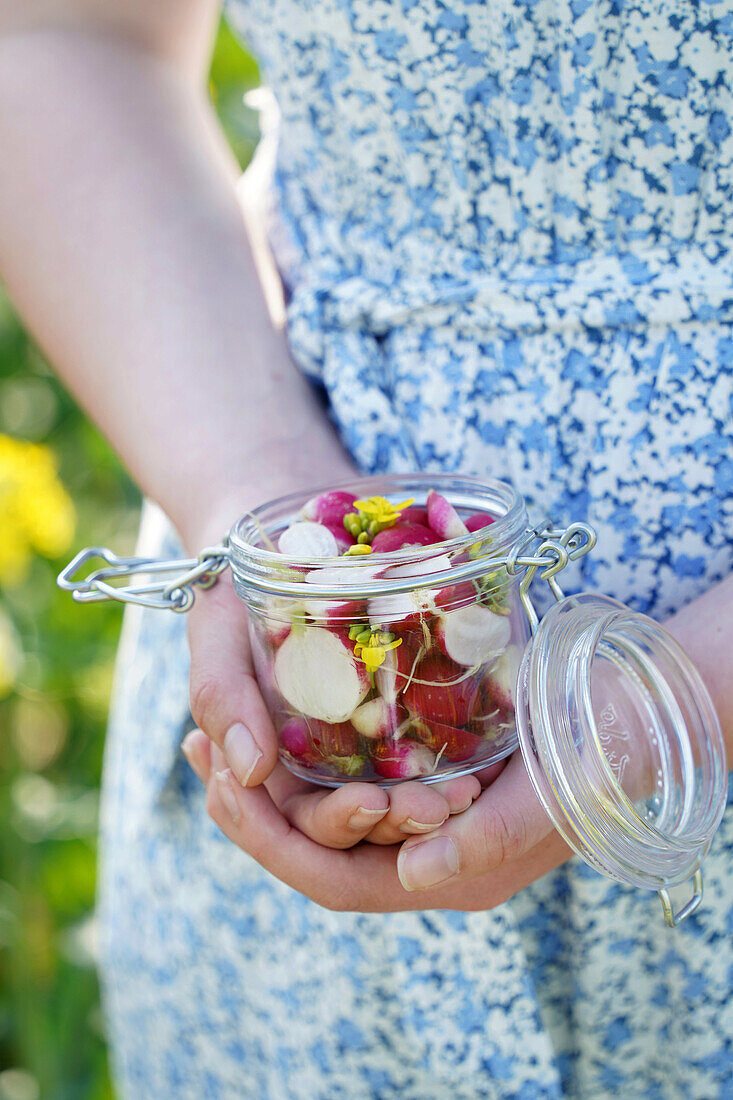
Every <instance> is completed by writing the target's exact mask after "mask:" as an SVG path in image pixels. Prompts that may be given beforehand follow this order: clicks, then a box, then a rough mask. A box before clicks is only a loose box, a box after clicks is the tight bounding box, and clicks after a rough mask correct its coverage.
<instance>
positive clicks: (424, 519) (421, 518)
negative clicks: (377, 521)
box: [400, 504, 430, 527]
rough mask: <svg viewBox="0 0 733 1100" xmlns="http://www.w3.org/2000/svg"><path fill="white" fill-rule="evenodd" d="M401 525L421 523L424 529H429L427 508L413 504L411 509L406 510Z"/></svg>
mask: <svg viewBox="0 0 733 1100" xmlns="http://www.w3.org/2000/svg"><path fill="white" fill-rule="evenodd" d="M400 523H419V524H420V525H421V526H422V527H429V526H430V524H429V523H428V510H427V508H421V507H420V506H419V505H417V504H411V505H410V507H409V508H405V510H404V512H403V513H402V515H401V516H400Z"/></svg>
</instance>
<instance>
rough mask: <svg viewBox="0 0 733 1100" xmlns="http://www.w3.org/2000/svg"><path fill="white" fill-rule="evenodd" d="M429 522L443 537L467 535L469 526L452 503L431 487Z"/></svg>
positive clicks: (438, 534) (428, 502)
mask: <svg viewBox="0 0 733 1100" xmlns="http://www.w3.org/2000/svg"><path fill="white" fill-rule="evenodd" d="M426 504H427V509H428V524H429V525H430V527H431V529H432V530H433V531H435V534H436V535H437V536H438V537H439V538H441V539H455V538H457V537H458V536H459V535H467V534H468V528H467V527H466V525H465V523H464V522H463V520H462V519H461V517H460V516H459V515H458V512H456V510H455V508H454V507H453V505H452V504H449V502H448V501H447V500H446V499H445V497H444V496H441V495H440V493H436V491H435V489H431V490H430V492H429V493H428V499H427V502H426Z"/></svg>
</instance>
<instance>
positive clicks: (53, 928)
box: [0, 22, 259, 1100]
mask: <svg viewBox="0 0 733 1100" xmlns="http://www.w3.org/2000/svg"><path fill="white" fill-rule="evenodd" d="M258 83H259V75H258V71H257V67H256V64H255V62H254V61H253V60H252V58H251V57H250V56H249V55H248V54H247V53H246V52H245V51H244V50H243V49H242V48H241V46H240V45H239V43H238V42H237V40H236V39H235V38H234V37H233V35H232V33H231V31H230V30H229V28H228V26H227V25H226V23H224V22H222V24H221V26H220V29H219V35H218V38H217V43H216V49H215V54H214V58H213V63H212V70H211V95H212V99H213V101H214V103H215V105H216V107H217V110H218V112H219V115H220V118H221V120H222V123H223V125H224V129H225V131H226V134H227V137H228V138H229V141H230V143H231V145H232V147H233V149H234V151H235V154H236V155H237V157H238V158H239V161H240V163H241V164H242V165H244V164H246V163H247V161H248V160H249V157H250V156H251V153H252V150H253V148H254V145H255V142H256V140H257V125H256V115H255V114H254V112H252V111H250V110H248V109H247V108H246V107H243V105H242V97H243V95H244V94H245V93H246V92H247V91H248V90H249V89H251V88H253V87H256V86H257V85H258ZM0 436H4V437H6V441H7V439H8V437H10V439H12V440H29V441H32V442H33V443H37V444H39V445H40V447H41V448H43V449H47V450H48V451H49V453H50V454H52V455H55V456H56V458H57V460H58V466H59V477H60V479H61V482H63V484H64V485H65V486H66V489H67V490H68V493H69V494H70V496H71V498H72V499H73V502H74V505H75V509H76V515H77V521H76V532H75V534H74V538H73V543H74V546H73V547H71V546H70V547H68V553H65V554H64V555H62V556H61V557H59V558H58V559H56V560H48V559H46V558H45V557H42V556H40V555H39V554H37V553H32V552H30V551H29V553H28V554H27V555H26V557H27V562H26V566H27V572H26V575H25V576H24V578H23V579H21V580H20V581H16V582H15V583H13V584H7V583H5V584H4V583H3V578H2V577H0V664H1V665H2V666H3V668H4V669H5V675H6V682H5V686H4V687H3V678H2V675H0V1100H103V1098H111V1097H112V1096H113V1092H112V1086H111V1084H110V1079H109V1072H108V1066H107V1057H106V1048H105V1041H104V1034H103V1026H102V1018H101V1013H100V1009H99V992H98V986H97V980H96V975H95V971H94V935H95V929H94V916H93V905H94V891H95V865H96V839H95V838H96V825H97V803H98V794H97V792H98V786H99V776H100V769H101V763H102V749H103V739H104V729H105V721H106V711H107V706H108V701H109V692H110V687H111V681H112V668H113V661H114V654H115V646H116V642H117V637H118V633H119V629H120V624H121V612H120V609H119V607H117V606H104V605H102V606H98V607H97V608H96V609H95V612H94V614H89V613H88V612H87V613H85V612H84V611H83V609H81V608H80V607H78V606H77V605H76V604H74V603H73V602H72V601H71V599H70V598H69V596H68V595H65V594H63V593H61V592H60V591H59V590H58V589H57V588H56V584H55V577H56V574H57V573H58V570H59V569H60V568H61V566H62V565H63V564H64V562H65V560H66V558H68V557H69V556H70V554H71V553H72V552H73V549H75V548H78V547H81V546H83V545H87V544H89V543H95V544H99V543H102V544H106V545H110V546H113V547H114V548H115V549H116V550H117V551H118V552H119V553H122V554H125V553H129V552H131V550H132V547H133V544H134V538H135V530H136V525H137V515H138V509H139V494H138V492H137V489H136V488H135V486H134V485H133V484H132V482H131V481H130V479H129V477H128V476H127V474H126V473H125V471H124V469H123V468H122V467H121V465H120V463H119V461H118V460H117V458H116V457H115V455H114V454H113V453H112V451H111V450H110V448H109V447H108V445H107V444H106V443H105V441H104V440H103V439H102V437H101V436H100V435H99V433H98V432H97V431H96V430H95V429H94V428H93V427H92V426H91V425H90V424H89V422H88V421H87V420H86V419H85V417H84V415H83V414H82V413H81V412H80V410H79V409H78V407H77V406H76V404H75V403H74V401H73V400H72V399H71V397H69V395H68V394H67V393H66V392H65V391H64V389H63V387H62V386H61V385H60V384H59V382H58V381H57V380H56V378H55V377H54V375H53V374H52V372H51V371H50V369H49V368H48V366H47V364H46V363H45V362H44V360H43V358H42V356H41V355H40V353H39V352H38V350H37V349H36V348H35V347H34V345H33V343H32V341H31V340H30V338H29V337H28V335H27V334H26V333H25V331H24V329H23V327H22V325H21V324H20V322H19V320H18V319H17V317H16V316H15V314H14V313H13V311H12V308H11V306H10V304H9V303H8V301H7V299H6V298H5V297H4V296H3V295H2V291H1V290H0ZM8 445H9V446H12V444H8ZM8 468H9V467H8V466H7V463H6V468H5V469H6V473H5V477H6V481H7V476H8V474H7V471H8ZM10 469H11V476H12V467H10ZM2 478H3V475H2V470H0V541H1V540H2V539H3V527H5V534H6V536H7V533H8V531H9V529H10V521H9V519H8V514H7V512H6V515H5V517H4V516H3V500H4V499H5V500H7V494H6V496H5V497H4V496H3V481H2ZM31 503H32V502H31V501H29V507H30V505H31ZM31 550H32V548H31ZM0 671H1V670H0ZM10 679H12V680H14V683H13V684H12V686H11V685H10V682H9V681H10Z"/></svg>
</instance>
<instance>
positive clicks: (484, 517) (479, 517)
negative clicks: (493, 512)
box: [466, 512, 494, 532]
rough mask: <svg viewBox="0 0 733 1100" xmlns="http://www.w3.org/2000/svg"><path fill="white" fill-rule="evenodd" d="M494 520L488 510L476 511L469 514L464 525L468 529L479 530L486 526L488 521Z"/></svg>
mask: <svg viewBox="0 0 733 1100" xmlns="http://www.w3.org/2000/svg"><path fill="white" fill-rule="evenodd" d="M493 522H494V517H493V516H490V515H489V513H488V512H476V513H475V514H474V515H472V516H469V517H468V519H467V520H466V527H467V529H468V530H469V531H471V532H473V531H481V530H482V529H483V528H484V527H488V526H489V524H490V523H493Z"/></svg>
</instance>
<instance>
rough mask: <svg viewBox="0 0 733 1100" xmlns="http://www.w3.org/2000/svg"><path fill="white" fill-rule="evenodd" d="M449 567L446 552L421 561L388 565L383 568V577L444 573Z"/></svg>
mask: <svg viewBox="0 0 733 1100" xmlns="http://www.w3.org/2000/svg"><path fill="white" fill-rule="evenodd" d="M450 568H451V560H450V558H449V557H448V555H447V554H434V555H433V557H432V558H425V559H424V560H423V561H408V562H405V564H404V565H390V567H389V569H385V571H384V575H385V577H424V576H426V575H430V574H431V573H445V572H446V571H447V570H448V569H450Z"/></svg>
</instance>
